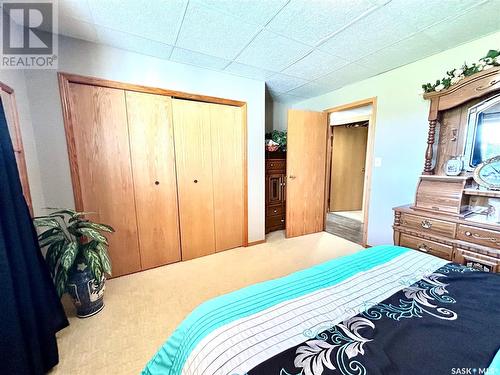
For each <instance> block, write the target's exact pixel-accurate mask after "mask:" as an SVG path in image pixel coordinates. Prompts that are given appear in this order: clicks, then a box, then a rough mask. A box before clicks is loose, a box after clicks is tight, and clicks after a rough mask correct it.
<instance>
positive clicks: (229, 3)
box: [191, 0, 288, 26]
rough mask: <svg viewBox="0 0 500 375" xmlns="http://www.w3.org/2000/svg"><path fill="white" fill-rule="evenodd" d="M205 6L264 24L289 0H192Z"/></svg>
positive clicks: (251, 21) (249, 21) (250, 21)
mask: <svg viewBox="0 0 500 375" xmlns="http://www.w3.org/2000/svg"><path fill="white" fill-rule="evenodd" d="M191 1H194V2H196V3H199V4H201V5H203V6H205V7H208V8H213V9H216V10H219V11H221V12H224V13H227V14H231V15H234V16H236V17H239V18H241V19H242V20H244V21H246V22H248V23H255V24H257V25H261V26H264V25H265V24H266V23H267V22H268V21H269V20H270V19H271V18H272V17H273V16H274V15H275V14H276V13H277V12H278V11H279V10H280V9H281V8H282V7H283V5H285V4H286V3H287V2H288V0H191Z"/></svg>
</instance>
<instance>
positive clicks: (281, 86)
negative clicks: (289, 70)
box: [266, 73, 308, 93]
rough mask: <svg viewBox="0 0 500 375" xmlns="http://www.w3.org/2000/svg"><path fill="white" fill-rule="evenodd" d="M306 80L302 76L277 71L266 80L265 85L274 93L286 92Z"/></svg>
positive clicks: (304, 82)
mask: <svg viewBox="0 0 500 375" xmlns="http://www.w3.org/2000/svg"><path fill="white" fill-rule="evenodd" d="M307 82H308V81H307V80H305V79H302V78H297V77H291V76H287V75H285V74H281V73H278V74H275V75H274V76H272V77H271V78H270V79H269V80H267V81H266V86H267V87H268V89H269V90H270V91H273V92H276V93H286V92H288V91H290V90H292V89H294V88H296V87H299V86H302V85H304V84H306V83H307Z"/></svg>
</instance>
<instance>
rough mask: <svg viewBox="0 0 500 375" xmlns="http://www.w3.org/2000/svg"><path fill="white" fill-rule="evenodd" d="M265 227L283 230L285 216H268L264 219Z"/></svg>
mask: <svg viewBox="0 0 500 375" xmlns="http://www.w3.org/2000/svg"><path fill="white" fill-rule="evenodd" d="M266 227H267V228H269V229H271V230H275V229H279V228H283V229H284V228H285V216H284V215H280V216H268V217H266Z"/></svg>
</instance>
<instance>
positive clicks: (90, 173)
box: [69, 83, 181, 276]
mask: <svg viewBox="0 0 500 375" xmlns="http://www.w3.org/2000/svg"><path fill="white" fill-rule="evenodd" d="M69 92H70V107H71V116H72V124H73V126H72V133H73V144H74V150H73V152H74V155H75V157H74V159H75V160H76V162H77V167H76V170H77V171H78V177H77V181H75V178H73V183H74V189H77V190H76V191H78V192H79V194H78V193H77V194H75V201H76V206H77V209H79V210H82V211H86V212H95V213H96V214H95V215H92V216H91V218H92V219H94V220H96V221H99V222H102V223H106V224H110V225H111V226H113V227H114V228H115V231H116V232H115V233H114V234H112V235H111V236H109V237H110V246H109V251H110V256H111V260H112V263H113V276H120V275H124V274H128V273H132V272H136V271H139V270H141V269H146V268H151V267H155V266H159V265H162V264H167V263H171V262H175V261H178V260H180V258H181V256H180V242H179V241H180V240H179V226H178V207H177V189H176V178H175V162H174V145H173V129H172V119H171V114H172V111H171V99H170V98H169V97H166V96H161V95H153V94H145V93H137V92H128V91H127V92H126V91H124V90H119V89H112V88H105V87H97V86H90V85H82V84H74V83H70V85H69ZM74 177H75V176H74Z"/></svg>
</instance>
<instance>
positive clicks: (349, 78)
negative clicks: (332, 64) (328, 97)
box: [314, 63, 376, 91]
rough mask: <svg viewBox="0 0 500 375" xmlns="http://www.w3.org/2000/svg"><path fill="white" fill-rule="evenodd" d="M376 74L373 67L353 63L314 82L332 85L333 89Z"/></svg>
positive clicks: (326, 85) (327, 85)
mask: <svg viewBox="0 0 500 375" xmlns="http://www.w3.org/2000/svg"><path fill="white" fill-rule="evenodd" d="M375 74H376V71H374V70H373V69H369V68H366V67H364V66H362V65H359V64H355V63H351V64H349V65H346V66H344V67H342V68H340V69H339V70H336V71H334V72H332V73H328V74H327V75H325V76H323V77H321V78H318V79H317V80H315V81H314V82H315V83H317V84H319V85H323V86H325V87H330V88H331V91H333V90H336V89H338V88H340V87H343V86H346V85H349V84H351V83H354V82H358V81H362V80H364V79H366V78H369V77H371V76H373V75H375Z"/></svg>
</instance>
